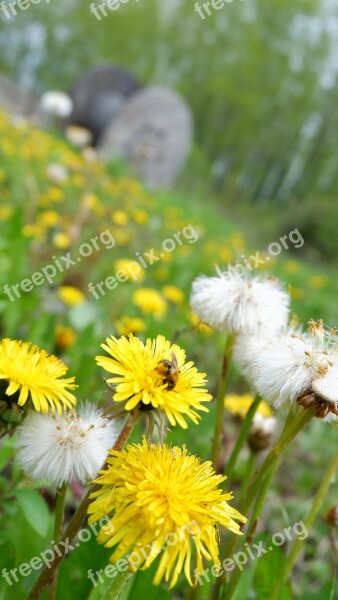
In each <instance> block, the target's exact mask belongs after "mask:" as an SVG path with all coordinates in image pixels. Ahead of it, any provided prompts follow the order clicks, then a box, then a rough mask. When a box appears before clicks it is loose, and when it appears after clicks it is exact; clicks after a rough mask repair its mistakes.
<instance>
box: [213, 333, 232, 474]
mask: <svg viewBox="0 0 338 600" xmlns="http://www.w3.org/2000/svg"><path fill="white" fill-rule="evenodd" d="M233 344H234V337H233V336H232V335H229V336H228V337H227V341H226V345H225V351H224V356H223V363H222V372H221V378H220V382H219V386H218V393H217V409H216V423H215V434H214V441H213V446H212V462H213V464H214V469H215V470H217V467H218V457H219V453H220V448H221V443H222V437H223V418H224V397H225V392H226V389H227V385H228V379H229V366H230V361H231V358H232V349H233Z"/></svg>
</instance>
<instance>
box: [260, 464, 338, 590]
mask: <svg viewBox="0 0 338 600" xmlns="http://www.w3.org/2000/svg"><path fill="white" fill-rule="evenodd" d="M337 470H338V452H336V454H335V455H334V457H333V459H332V460H331V462H330V464H329V466H328V469H327V471H326V473H325V475H324V477H323V479H322V481H321V484H320V486H319V488H318V491H317V493H316V495H315V497H314V499H313V502H312V506H311V508H310V510H309V512H308V514H307V516H306V518H305V519H304V521H303V524H304V529H305V531H309V529H310V528H311V527H312V525H313V522H314V520H315V518H316V516H317V514H318V511H319V509H320V507H321V505H322V503H323V501H324V499H325V497H326V495H327V493H328V491H329V488H330V485H331V484H332V481H333V479H334V476H335V473H336V471H337ZM305 539H306V538H305V537H304V538H303V539H300V538H297V539H296V540H295V541H294V543H293V545H292V547H291V550H290V552H289V555H288V557H287V560H286V564H285V567H284V572H283V575H282V577H281V579H280V580H279V583H278V582H277V584H276V585H275V586H274V589H273V590H272V592H271V595H270V596H269V600H277V599H278V598H279V595H280V593H281V591H282V588H283V584H284V583H285V582H286V581H287V579H288V577H289V575H290V573H291V571H292V569H293V566H294V564H295V562H296V559H297V556H298V554H299V552H300V550H301V549H302V546H303V544H304V540H305Z"/></svg>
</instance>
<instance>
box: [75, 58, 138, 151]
mask: <svg viewBox="0 0 338 600" xmlns="http://www.w3.org/2000/svg"><path fill="white" fill-rule="evenodd" d="M139 88H140V84H139V83H138V82H137V81H136V79H135V78H134V76H133V75H132V74H131V73H129V71H126V70H125V69H122V68H120V67H115V66H110V65H106V66H101V67H96V68H95V69H91V70H90V71H87V72H86V73H85V74H84V75H83V76H82V77H81V78H80V79H79V80H78V81H76V82H75V83H74V84H73V85H72V87H71V88H70V90H69V95H70V97H71V99H72V100H73V104H74V109H73V112H72V114H71V116H70V118H69V119H68V120H67V125H80V126H81V127H85V128H86V129H89V131H90V132H91V133H92V135H93V141H94V145H96V144H97V143H98V142H99V140H100V138H101V136H102V133H103V132H104V130H105V128H106V126H107V125H108V123H111V121H112V120H113V119H114V118H116V116H117V115H118V114H119V113H120V111H121V110H122V108H123V106H124V105H125V103H126V101H127V99H128V98H129V97H130V96H131V95H132V94H134V93H135V92H136V91H137V90H139Z"/></svg>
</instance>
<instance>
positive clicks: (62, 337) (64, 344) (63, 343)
mask: <svg viewBox="0 0 338 600" xmlns="http://www.w3.org/2000/svg"><path fill="white" fill-rule="evenodd" d="M75 340H76V333H75V331H74V329H72V328H71V327H63V326H62V325H57V326H56V329H55V342H56V345H57V347H58V348H60V349H61V350H64V349H65V348H69V346H72V345H73V344H74V343H75Z"/></svg>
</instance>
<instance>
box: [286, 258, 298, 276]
mask: <svg viewBox="0 0 338 600" xmlns="http://www.w3.org/2000/svg"><path fill="white" fill-rule="evenodd" d="M285 270H286V271H287V273H298V271H300V264H299V262H298V261H296V260H287V261H286V263H285Z"/></svg>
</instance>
